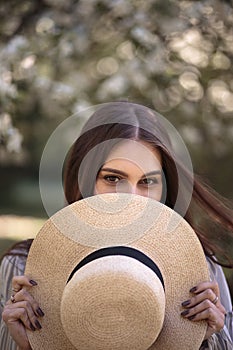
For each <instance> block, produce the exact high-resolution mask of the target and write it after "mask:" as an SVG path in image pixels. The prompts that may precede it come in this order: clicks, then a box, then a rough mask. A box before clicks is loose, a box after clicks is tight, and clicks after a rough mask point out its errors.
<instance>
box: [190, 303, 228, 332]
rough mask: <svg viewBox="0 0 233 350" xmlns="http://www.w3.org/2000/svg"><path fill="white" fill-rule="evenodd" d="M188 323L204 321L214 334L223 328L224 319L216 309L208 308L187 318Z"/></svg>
mask: <svg viewBox="0 0 233 350" xmlns="http://www.w3.org/2000/svg"><path fill="white" fill-rule="evenodd" d="M188 319H189V320H190V321H195V322H196V321H201V320H206V321H207V324H208V326H209V327H210V328H211V329H213V330H214V331H215V332H219V331H220V330H221V329H222V328H223V327H224V318H223V317H222V314H221V313H220V312H219V311H218V309H213V308H208V309H205V310H203V311H202V312H199V313H197V314H195V315H190V316H189V317H188Z"/></svg>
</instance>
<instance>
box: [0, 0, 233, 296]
mask: <svg viewBox="0 0 233 350" xmlns="http://www.w3.org/2000/svg"><path fill="white" fill-rule="evenodd" d="M0 17H1V21H0V61H1V65H0V198H1V199H0V211H1V216H0V244H1V246H0V248H1V250H0V254H1V253H2V252H3V251H4V250H5V249H6V248H7V247H8V246H9V245H10V244H11V243H12V242H13V241H17V240H20V239H22V238H29V237H34V235H35V234H36V232H38V230H39V228H40V227H41V225H42V224H43V222H44V220H45V219H46V212H45V210H44V208H43V205H42V202H41V197H40V191H39V182H38V169H39V164H40V159H41V155H42V152H43V148H44V146H45V143H46V141H47V139H48V137H49V136H50V134H51V133H52V132H53V130H54V129H55V128H56V127H57V126H58V125H59V124H60V123H61V122H62V121H63V120H65V119H66V118H68V117H69V116H70V115H72V114H74V113H77V112H78V111H80V110H82V109H84V108H86V107H88V106H92V105H95V104H99V103H104V102H109V101H119V100H127V101H130V102H136V103H141V104H144V105H147V106H148V107H151V108H153V109H156V110H157V111H158V112H160V113H161V114H163V115H164V116H165V117H166V118H167V119H168V120H169V121H170V122H171V123H172V124H173V125H174V126H175V127H176V128H177V130H178V131H179V133H180V134H181V136H182V138H183V139H184V141H185V143H186V145H187V147H188V149H189V152H190V154H191V157H192V161H193V166H194V169H195V172H196V173H198V174H200V175H201V176H203V177H204V179H205V180H206V181H207V182H208V183H209V184H210V185H211V186H213V187H214V188H215V189H216V190H217V191H218V192H219V193H220V194H221V195H222V196H225V197H226V198H228V199H229V200H230V201H232V199H233V185H232V183H233V182H232V169H233V147H232V146H233V142H232V140H233V123H232V121H233V69H232V62H233V1H231V0H201V1H196V0H195V1H175V0H170V1H169V0H146V1H144V0H79V1H78V0H76V1H75V0H34V1H30V0H21V1H14V0H8V1H4V2H3V1H1V3H0ZM55 192H56V190H54V189H53V191H52V190H51V200H54V201H56V194H55ZM223 244H225V245H226V247H228V249H232V252H233V247H230V248H229V242H225V243H223ZM225 273H226V276H227V278H228V281H229V283H230V285H231V288H232V290H233V287H232V286H233V277H232V273H231V271H229V270H225Z"/></svg>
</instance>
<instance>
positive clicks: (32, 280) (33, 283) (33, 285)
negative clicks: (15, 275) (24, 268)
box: [29, 280, 37, 286]
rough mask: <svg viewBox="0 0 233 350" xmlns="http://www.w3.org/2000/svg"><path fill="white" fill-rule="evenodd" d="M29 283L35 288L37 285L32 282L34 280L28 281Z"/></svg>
mask: <svg viewBox="0 0 233 350" xmlns="http://www.w3.org/2000/svg"><path fill="white" fill-rule="evenodd" d="M29 283H30V284H31V285H32V286H37V283H36V281H34V280H30V281H29Z"/></svg>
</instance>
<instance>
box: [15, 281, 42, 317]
mask: <svg viewBox="0 0 233 350" xmlns="http://www.w3.org/2000/svg"><path fill="white" fill-rule="evenodd" d="M14 300H15V303H16V302H21V301H26V302H28V303H29V304H30V307H31V308H32V310H33V312H34V314H35V315H36V316H38V317H43V316H44V312H43V310H42V309H41V308H40V306H39V304H38V302H37V301H36V300H35V299H34V298H33V296H32V295H31V294H30V293H29V292H28V291H27V290H26V289H24V288H23V289H21V290H20V291H19V292H18V293H16V294H15V295H14Z"/></svg>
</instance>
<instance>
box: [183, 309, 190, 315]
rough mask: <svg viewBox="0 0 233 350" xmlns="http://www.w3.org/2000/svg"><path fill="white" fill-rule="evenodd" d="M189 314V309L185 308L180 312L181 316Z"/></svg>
mask: <svg viewBox="0 0 233 350" xmlns="http://www.w3.org/2000/svg"><path fill="white" fill-rule="evenodd" d="M188 314H189V310H185V311H183V312H181V316H186V315H188Z"/></svg>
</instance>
